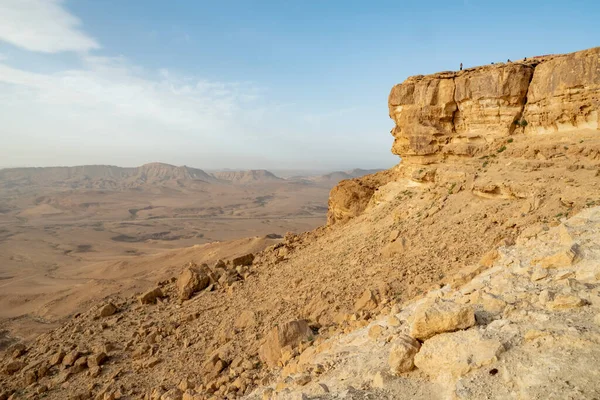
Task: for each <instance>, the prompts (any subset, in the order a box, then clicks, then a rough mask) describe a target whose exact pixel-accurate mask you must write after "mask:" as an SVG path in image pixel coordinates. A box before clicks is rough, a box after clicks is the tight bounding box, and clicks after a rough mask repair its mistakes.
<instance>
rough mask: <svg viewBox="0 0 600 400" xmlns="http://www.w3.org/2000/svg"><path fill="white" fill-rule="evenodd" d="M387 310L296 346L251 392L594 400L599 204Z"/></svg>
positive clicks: (597, 389)
mask: <svg viewBox="0 0 600 400" xmlns="http://www.w3.org/2000/svg"><path fill="white" fill-rule="evenodd" d="M480 271H483V272H480ZM471 277H472V279H471ZM465 281H466V283H464V282H465ZM387 311H388V312H387V315H381V316H380V317H378V318H377V319H375V320H373V321H370V322H368V323H366V322H365V323H364V325H365V326H364V327H362V328H360V329H357V330H354V331H352V332H350V333H347V334H338V335H335V336H333V337H332V338H330V339H328V340H325V341H322V342H320V343H319V344H318V345H315V346H311V347H309V348H308V349H307V350H304V351H303V352H301V354H299V355H296V354H297V353H298V352H294V353H293V354H292V357H288V358H289V359H285V360H284V361H283V362H282V365H283V369H282V372H281V375H280V377H279V379H278V381H277V382H276V383H274V384H273V385H272V386H270V387H268V388H261V389H260V390H257V391H256V392H255V394H254V395H252V396H250V398H261V397H262V398H265V397H270V396H272V395H275V396H276V397H277V398H281V399H288V398H289V399H300V398H302V399H336V398H377V399H508V398H515V399H593V398H597V397H598V396H599V395H600V384H598V381H597V362H598V359H599V357H600V207H596V208H592V209H588V210H585V211H584V212H581V213H580V214H578V215H577V216H575V217H573V218H570V219H568V220H563V222H562V223H561V224H560V225H558V226H556V227H554V228H552V229H549V230H544V229H534V230H531V231H530V232H527V234H525V235H523V236H521V237H520V238H519V239H518V240H517V243H516V245H514V246H503V247H500V248H499V249H498V250H497V251H496V250H494V251H492V252H490V253H489V254H488V255H487V256H486V257H484V258H483V259H482V260H481V262H480V263H479V264H478V265H477V266H474V268H471V269H468V270H463V271H462V273H461V274H460V275H458V276H457V277H456V279H455V281H454V282H453V284H452V285H445V286H443V287H442V288H441V289H438V290H434V291H431V292H429V293H427V295H426V296H424V297H423V298H422V299H420V300H418V301H415V302H407V303H405V304H399V305H395V306H392V307H391V308H388V310H387ZM383 314H386V313H383ZM350 320H352V318H351V319H350Z"/></svg>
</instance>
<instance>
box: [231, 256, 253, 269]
mask: <svg viewBox="0 0 600 400" xmlns="http://www.w3.org/2000/svg"><path fill="white" fill-rule="evenodd" d="M253 261H254V254H252V253H248V254H244V255H243V256H240V257H236V258H234V259H233V260H231V264H232V265H233V266H234V267H238V266H248V265H252V262H253Z"/></svg>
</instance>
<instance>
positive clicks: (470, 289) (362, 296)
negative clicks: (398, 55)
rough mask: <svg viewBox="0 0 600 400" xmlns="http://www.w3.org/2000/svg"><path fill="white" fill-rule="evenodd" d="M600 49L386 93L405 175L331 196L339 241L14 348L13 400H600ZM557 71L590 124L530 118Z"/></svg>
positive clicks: (235, 266) (210, 271) (187, 278)
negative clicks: (540, 85)
mask: <svg viewBox="0 0 600 400" xmlns="http://www.w3.org/2000/svg"><path fill="white" fill-rule="evenodd" d="M597 54H598V49H592V50H589V51H585V52H580V53H576V54H574V55H566V56H553V57H548V58H547V59H536V60H534V61H527V62H522V63H513V64H510V65H495V66H486V67H480V68H475V69H472V70H466V71H462V72H460V73H442V74H436V75H433V76H430V77H413V78H409V80H407V82H406V83H405V84H402V85H401V86H397V87H395V88H394V89H393V90H392V94H391V95H390V104H391V107H390V108H391V115H392V118H393V119H394V120H395V121H396V124H397V126H396V128H395V129H394V131H393V133H394V134H395V136H396V142H395V144H394V151H395V152H397V153H399V154H400V155H401V156H402V158H403V160H402V162H401V163H400V164H399V165H398V166H397V167H395V168H393V169H391V170H388V171H382V172H379V173H377V174H374V175H369V176H366V177H363V178H359V179H353V180H347V181H343V182H342V183H341V184H340V185H338V187H336V188H334V189H333V190H332V192H331V196H330V201H329V206H330V207H329V208H330V209H329V224H328V226H326V227H322V228H319V229H317V230H315V231H313V232H307V233H304V234H301V235H293V234H289V235H286V237H285V239H284V240H283V241H282V242H281V243H278V244H276V245H274V246H271V247H269V248H267V249H266V250H264V251H262V252H259V253H257V254H253V255H248V256H247V257H241V258H238V259H229V260H226V261H227V262H217V263H215V264H214V265H210V266H209V265H201V264H200V263H197V265H196V263H193V262H192V263H190V264H189V265H185V266H178V267H176V268H174V269H173V271H174V272H173V278H172V279H170V280H163V281H161V282H158V284H157V285H156V286H155V285H149V286H148V287H147V288H144V289H145V292H144V293H140V294H139V296H136V297H131V296H123V297H117V296H112V297H110V296H107V298H106V299H105V301H103V302H101V303H100V304H98V305H97V306H96V307H93V308H91V309H90V310H89V311H87V312H85V313H82V314H80V315H78V316H77V317H76V318H74V319H72V320H71V321H69V322H68V323H67V324H66V325H65V326H63V327H61V328H59V329H56V330H54V331H52V332H50V333H48V334H46V335H43V336H41V337H39V338H38V339H37V340H36V341H35V342H33V343H26V344H22V345H19V344H18V343H17V344H15V345H14V347H12V348H11V350H9V351H6V352H5V355H4V359H3V361H2V364H1V367H2V369H3V371H4V375H3V376H2V377H1V378H0V379H1V380H0V384H1V386H2V387H3V388H6V389H5V390H6V395H7V396H8V395H9V394H10V395H11V396H12V398H13V399H17V398H40V397H42V396H43V397H46V398H51V399H62V398H68V397H69V396H72V397H74V398H97V399H116V398H146V399H161V400H169V399H177V400H180V399H182V398H185V399H205V398H212V399H220V398H239V397H249V398H257V397H258V398H261V397H262V398H355V399H366V398H417V399H418V398H422V399H430V398H434V399H435V398H452V397H454V398H456V397H458V398H509V397H510V398H565V397H567V398H593V397H594V396H597V395H598V394H597V391H598V385H597V384H596V383H595V381H596V378H597V377H596V376H595V369H594V367H593V365H594V364H593V362H594V360H595V359H597V356H598V351H597V349H598V328H597V326H596V325H594V324H593V323H592V320H593V318H596V317H595V315H596V314H598V311H599V310H598V300H597V296H598V279H599V278H600V276H598V270H599V268H600V267H599V265H598V258H599V256H598V248H599V247H600V244H599V243H598V242H597V241H598V229H599V220H600V216H599V211H598V209H597V208H595V206H597V205H600V184H599V183H600V172H599V171H600V131H598V129H597V127H595V126H594V125H593V123H590V122H589V121H590V120H591V118H592V117H591V116H592V115H594V112H597V110H598V104H597V83H598V80H599V76H600V75H598V71H597V68H596V67H595V65H597V64H594V62H595V61H594V60H597ZM594 55H595V57H596V59H595V58H594ZM561 60H562V61H561ZM552 62H557V63H559V64H560V63H563V62H564V63H571V64H572V65H571V67H565V68H571V69H572V70H573V71H580V70H583V71H586V72H585V73H584V74H583V75H581V76H580V77H579V78H577V79H579V80H575V81H573V80H571V79H570V78H569V79H567V78H560V76H561V73H560V71H562V69H561V68H562V67H560V68H559V66H558V64H557V66H556V68H555V69H556V71H558V75H557V76H556V77H554V75H550V76H548V77H547V79H549V80H551V81H553V82H554V84H553V85H554V86H553V85H550V86H549V87H552V90H551V93H552V94H548V93H550V92H548V93H547V94H546V95H544V98H545V99H546V100H548V101H553V102H558V101H559V100H558V99H559V98H562V101H563V102H565V110H567V111H565V113H566V114H565V115H570V114H569V111H568V110H570V109H572V110H575V108H571V106H570V104H571V103H570V102H572V104H579V108H578V110H582V111H581V115H584V116H585V118H584V119H585V121H586V122H585V124H584V123H583V122H581V124H582V125H578V126H575V128H576V129H568V130H564V129H563V128H561V127H560V126H559V125H557V124H558V122H556V119H555V117H551V114H550V113H548V114H543V113H540V112H539V111H534V110H531V111H528V105H529V103H530V100H529V94H528V93H529V92H530V91H531V90H532V89H531V88H532V87H533V86H532V83H533V84H535V81H536V74H537V73H538V71H543V69H539V68H540V67H541V66H543V65H545V64H546V63H552ZM579 64H581V65H582V67H581V68H580V66H579ZM546 65H547V64H546ZM560 65H562V64H560ZM594 68H596V69H594ZM588 72H589V73H588ZM539 79H541V78H539ZM530 80H531V82H530ZM574 82H575V83H574ZM577 82H579V83H577ZM573 85H575V86H573ZM459 88H460V89H459ZM567 92H568V93H571V95H568V96H567V95H565V93H567ZM575 92H577V93H575ZM457 93H458V94H459V95H457ZM575 94H577V95H575ZM561 96H562V97H561ZM533 98H534V99H535V98H536V97H535V96H533ZM417 100H418V102H419V103H417ZM539 101H541V100H539ZM539 101H537V102H539ZM531 104H533V103H531ZM557 104H558V103H557ZM582 105H583V109H582V108H581V107H582ZM586 105H588V106H589V107H588V108H586ZM574 107H575V106H574ZM536 112H537V113H539V115H542V114H543V115H546V116H547V122H533V121H535V119H534V118H533V115H534V114H535V113H536ZM544 112H545V111H544ZM573 112H574V111H573ZM528 113H529V114H528ZM528 115H531V116H532V117H530V118H531V119H532V122H531V124H527V125H525V124H523V123H522V122H521V121H522V120H523V119H526V118H528ZM577 115H580V114H577ZM544 118H546V117H544ZM571 120H573V119H571ZM515 121H518V122H519V125H518V127H517V125H516V124H514V122H515ZM540 121H542V117H540ZM544 121H546V120H544ZM552 121H554V122H552ZM574 121H575V122H576V123H579V122H577V121H583V119H581V118H580V119H577V118H575V120H574ZM553 124H554V125H553ZM539 127H543V129H544V132H547V133H548V134H544V135H539V134H537V133H536V132H539V130H538V129H537V128H539ZM461 149H462V150H461ZM578 213H579V216H575V217H573V216H574V215H576V214H578ZM572 217H573V218H572ZM566 218H570V219H568V220H567V219H566ZM497 248H499V249H498V250H496V249H497ZM190 261H194V259H193V258H192V259H191V260H190ZM146 289H147V290H146ZM574 360H578V362H580V363H581V364H577V365H580V366H581V367H579V366H577V365H576V363H575V362H574ZM415 366H416V370H414V367H415ZM563 376H564V378H563Z"/></svg>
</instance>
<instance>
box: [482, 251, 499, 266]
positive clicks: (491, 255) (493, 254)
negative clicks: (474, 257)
mask: <svg viewBox="0 0 600 400" xmlns="http://www.w3.org/2000/svg"><path fill="white" fill-rule="evenodd" d="M498 258H500V253H498V250H496V249H493V250H490V251H488V252H487V253H485V254H484V255H483V257H481V259H480V260H479V264H480V265H482V266H484V267H487V268H489V267H491V266H492V265H494V261H496V260H497V259H498Z"/></svg>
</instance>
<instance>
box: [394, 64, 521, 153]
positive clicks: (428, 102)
mask: <svg viewBox="0 0 600 400" xmlns="http://www.w3.org/2000/svg"><path fill="white" fill-rule="evenodd" d="M532 75H533V67H531V66H529V65H525V64H516V63H511V64H500V65H498V66H486V67H480V68H474V69H471V70H466V71H460V72H456V73H454V72H442V73H439V74H435V75H428V76H414V77H410V78H408V79H407V80H406V81H405V82H404V83H402V84H399V85H396V86H394V87H393V88H392V91H391V93H390V96H389V103H388V105H389V111H390V118H392V119H393V120H394V122H395V123H396V127H395V128H394V129H393V130H392V134H393V135H394V137H395V141H394V145H393V147H392V152H393V153H394V154H398V155H400V156H402V157H411V156H417V158H418V159H421V160H427V159H428V157H427V156H432V155H435V154H438V153H440V152H443V153H447V154H456V155H467V156H472V155H474V154H475V153H476V152H477V151H478V149H479V147H481V146H482V145H485V144H486V143H487V142H488V141H490V139H491V138H496V137H502V136H507V135H509V134H510V133H512V131H513V130H514V127H515V124H514V121H515V120H516V119H518V118H519V117H520V116H521V113H522V111H523V106H524V105H525V99H526V96H527V89H528V86H529V81H530V80H531V77H532ZM429 158H430V157H429Z"/></svg>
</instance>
